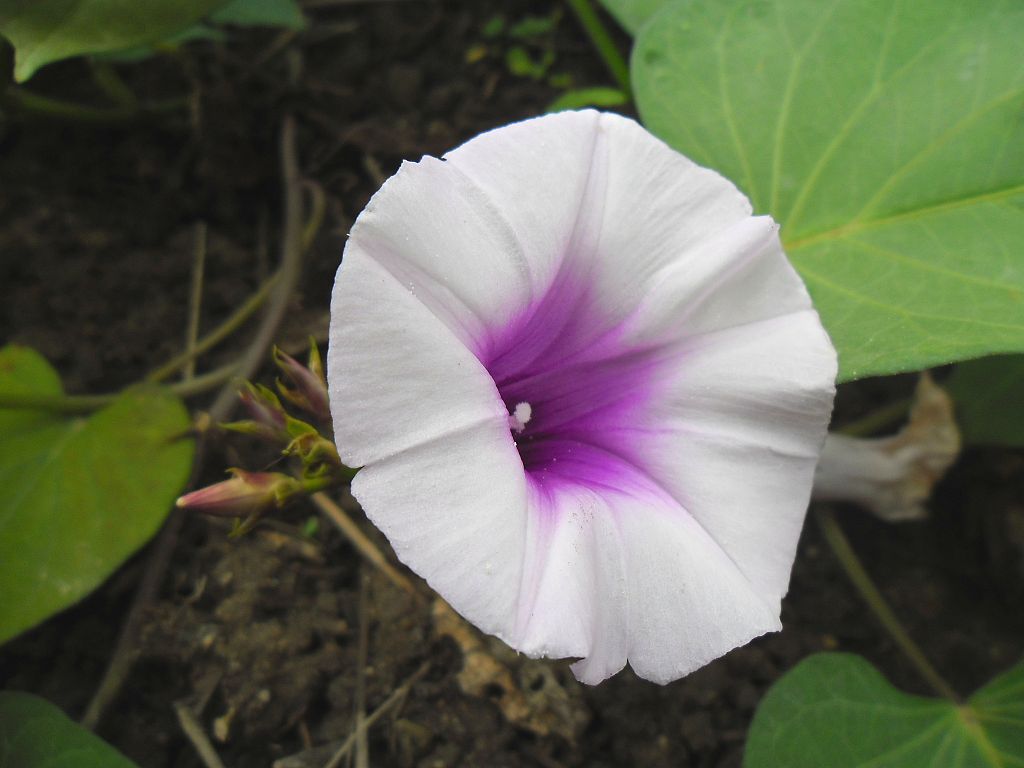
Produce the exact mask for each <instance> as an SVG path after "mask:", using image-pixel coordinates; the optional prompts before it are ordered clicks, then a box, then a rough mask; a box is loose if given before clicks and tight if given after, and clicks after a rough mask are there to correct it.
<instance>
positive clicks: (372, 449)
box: [327, 242, 511, 467]
mask: <svg viewBox="0 0 1024 768" xmlns="http://www.w3.org/2000/svg"><path fill="white" fill-rule="evenodd" d="M330 338H331V343H330V347H329V349H328V356H327V367H328V381H329V384H330V400H331V414H332V416H333V419H334V434H335V439H336V440H337V443H338V450H339V453H340V455H341V459H342V461H344V462H345V463H346V464H348V465H349V466H352V467H361V466H363V465H366V464H370V463H372V462H375V461H379V460H381V459H383V458H386V457H388V456H391V455H393V454H395V453H399V452H401V451H404V450H407V449H409V448H411V447H414V446H417V445H422V444H424V443H427V442H430V441H435V440H437V439H438V438H439V437H441V436H443V435H446V434H452V433H457V432H459V431H462V430H465V429H466V428H467V427H469V426H471V425H474V424H481V423H489V422H494V423H496V424H501V425H503V426H505V428H506V432H507V426H506V425H507V422H508V414H507V413H506V411H505V407H504V405H503V403H502V402H501V400H500V398H499V397H498V395H497V392H496V391H495V388H494V381H493V380H492V379H491V377H490V375H489V374H488V373H487V370H486V369H485V368H484V367H483V366H482V365H481V364H480V362H479V360H477V359H476V357H475V356H474V355H473V354H472V353H471V352H470V351H469V350H468V349H466V347H465V346H463V344H462V343H461V342H460V340H459V339H458V338H456V336H455V335H454V333H453V332H452V331H451V330H450V328H449V327H448V326H447V325H446V324H445V323H444V322H442V321H441V320H440V319H438V317H437V316H436V315H434V314H433V313H432V312H431V311H430V310H429V309H428V308H427V307H426V306H425V305H424V304H423V303H422V302H420V301H419V298H418V297H417V296H416V295H415V294H413V293H411V292H410V291H409V289H408V288H407V287H406V286H405V285H403V284H401V283H399V282H398V280H397V279H396V278H395V276H394V275H393V274H392V273H391V272H389V271H388V270H386V269H385V268H384V267H383V266H381V264H380V263H379V262H377V261H376V260H374V259H373V258H371V257H370V256H368V255H367V254H366V253H364V252H363V250H362V248H361V247H360V245H359V244H358V243H356V242H350V243H349V245H348V248H347V249H346V252H345V259H344V261H343V262H342V266H341V269H340V270H339V271H338V279H337V281H336V282H335V285H334V295H333V297H332V300H331V330H330ZM509 443H510V444H511V438H509Z"/></svg>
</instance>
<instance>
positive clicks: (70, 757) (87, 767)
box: [0, 691, 137, 768]
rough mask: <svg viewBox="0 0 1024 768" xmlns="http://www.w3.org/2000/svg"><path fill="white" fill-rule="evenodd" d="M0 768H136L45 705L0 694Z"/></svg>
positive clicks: (8, 693) (16, 695)
mask: <svg viewBox="0 0 1024 768" xmlns="http://www.w3.org/2000/svg"><path fill="white" fill-rule="evenodd" d="M0 768H137V766H136V765H135V763H133V762H132V761H131V760H129V759H128V758H127V757H125V756H124V755H122V754H121V753H120V752H118V751H117V750H116V749H114V748H113V747H112V746H110V745H109V744H107V743H106V742H105V741H103V740H102V739H101V738H99V737H98V736H94V735H93V734H92V733H90V732H89V731H87V730H86V729H85V728H83V727H82V726H80V725H78V724H77V723H76V722H74V721H73V720H71V719H70V718H69V717H68V716H67V715H65V714H64V713H63V712H61V711H60V710H59V709H58V708H57V707H55V706H53V704H50V703H49V702H48V701H46V700H44V699H41V698H39V697H38V696H33V695H31V694H28V693H17V692H15V691H0Z"/></svg>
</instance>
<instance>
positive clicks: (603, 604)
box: [515, 483, 627, 679]
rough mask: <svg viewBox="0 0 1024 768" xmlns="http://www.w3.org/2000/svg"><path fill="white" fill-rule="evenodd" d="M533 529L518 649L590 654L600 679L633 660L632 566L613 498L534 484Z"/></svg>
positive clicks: (578, 488) (560, 655) (590, 663)
mask: <svg viewBox="0 0 1024 768" xmlns="http://www.w3.org/2000/svg"><path fill="white" fill-rule="evenodd" d="M529 498H530V519H531V525H530V531H529V534H528V536H527V552H528V554H527V559H526V567H525V569H524V581H523V586H522V588H521V590H520V612H519V621H518V626H517V631H516V637H515V646H516V648H518V649H519V650H521V651H522V652H523V653H526V654H527V655H529V656H533V657H542V656H547V657H551V658H564V657H577V658H580V657H587V658H588V666H590V668H591V669H592V670H594V674H595V675H597V674H599V675H600V679H604V678H606V677H610V676H611V675H613V674H615V673H616V672H618V671H619V670H620V669H622V667H623V666H624V665H625V663H626V651H627V642H626V623H625V616H626V601H627V591H626V587H627V585H626V578H625V563H624V560H623V554H622V546H621V542H620V540H619V533H618V529H617V527H616V525H615V515H614V511H613V510H612V509H611V507H610V506H609V500H608V498H607V495H606V494H602V493H598V492H595V491H594V490H592V489H589V488H586V487H583V486H564V485H560V486H558V487H556V488H553V489H551V490H547V489H543V488H541V487H539V486H538V485H537V484H536V483H531V484H530V494H529Z"/></svg>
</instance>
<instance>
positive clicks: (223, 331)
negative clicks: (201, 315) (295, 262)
mask: <svg viewBox="0 0 1024 768" xmlns="http://www.w3.org/2000/svg"><path fill="white" fill-rule="evenodd" d="M279 276H280V275H279V273H276V272H275V273H274V274H273V275H271V276H270V277H269V278H268V279H267V280H265V281H264V282H263V284H262V285H260V287H259V288H257V289H256V292H255V293H253V294H252V295H251V296H250V297H249V298H248V299H246V300H245V303H244V304H242V305H241V306H240V307H238V309H236V310H235V311H234V312H232V313H231V315H230V316H229V317H228V318H227V319H226V320H225V321H224V322H223V323H221V324H220V325H218V326H217V327H216V328H214V329H213V330H212V331H210V332H209V333H207V334H206V335H204V336H203V337H202V338H201V339H199V340H197V341H196V344H195V347H194V348H193V349H192V350H191V351H189V350H186V351H184V352H182V353H181V354H179V355H176V356H174V357H172V358H171V359H170V360H168V361H167V362H166V363H164V364H163V365H161V366H160V367H159V368H155V369H154V370H152V371H151V372H150V373H149V374H147V376H146V381H162V380H163V379H166V378H167V377H168V376H170V375H171V374H172V373H174V372H175V371H176V370H178V369H179V368H181V367H182V366H184V365H187V364H188V363H189V362H190V361H192V360H195V358H197V357H199V356H200V355H201V354H203V353H204V352H206V351H208V350H210V349H212V348H213V347H215V346H216V345H217V344H219V343H220V342H222V341H223V340H224V339H226V338H227V337H228V336H230V335H231V334H232V333H234V332H235V331H236V330H238V329H239V328H240V327H241V326H242V324H243V323H245V321H246V320H248V319H249V318H250V317H251V316H252V315H253V313H254V312H256V310H257V309H259V308H260V307H261V306H263V302H265V301H266V300H267V297H268V296H269V295H270V292H271V290H272V289H273V287H274V284H275V283H276V282H277V279H278V277H279Z"/></svg>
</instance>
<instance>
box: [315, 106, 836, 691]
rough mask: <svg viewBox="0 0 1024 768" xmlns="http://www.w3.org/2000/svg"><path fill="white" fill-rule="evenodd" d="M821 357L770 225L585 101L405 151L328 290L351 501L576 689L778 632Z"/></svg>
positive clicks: (817, 417) (462, 609)
mask: <svg viewBox="0 0 1024 768" xmlns="http://www.w3.org/2000/svg"><path fill="white" fill-rule="evenodd" d="M835 375H836V355H835V351H834V350H833V348H832V345H831V343H830V341H829V339H828V336H827V334H826V333H825V331H824V329H823V328H822V326H821V323H820V321H819V318H818V315H817V313H816V312H815V310H814V309H813V307H812V306H811V301H810V298H809V297H808V294H807V291H806V289H805V287H804V285H803V283H802V282H801V280H800V278H799V277H798V276H797V274H796V272H795V271H794V270H793V268H792V267H791V266H790V264H789V262H788V261H787V259H786V256H785V254H784V253H783V251H782V247H781V245H780V242H779V239H778V227H777V225H776V224H775V223H774V222H773V221H772V220H771V219H770V218H768V217H764V216H761V217H754V216H752V215H751V206H750V203H749V202H748V200H747V199H746V198H745V197H744V196H743V195H742V194H741V193H740V192H739V191H738V190H737V189H736V188H735V187H734V186H733V185H732V184H731V183H730V182H728V181H727V180H726V179H724V178H722V177H721V176H719V175H718V174H717V173H715V172H713V171H710V170H707V169H705V168H701V167H699V166H697V165H695V164H694V163H693V162H691V161H690V160H688V159H687V158H685V157H683V156H682V155H680V154H678V153H676V152H675V151H673V150H672V149H670V148H669V147H668V146H666V145H665V144H663V143H662V142H661V141H659V140H658V139H656V138H654V137H653V136H652V135H651V134H649V133H647V131H645V130H644V129H643V128H642V127H640V126H639V125H638V124H637V123H635V122H633V121H631V120H628V119H626V118H623V117H620V116H617V115H612V114H605V113H599V112H594V111H583V112H562V113H558V114H554V115H547V116H544V117H540V118H536V119H532V120H527V121H525V122H521V123H516V124H513V125H509V126H505V127H502V128H498V129H496V130H493V131H490V132H488V133H484V134H482V135H480V136H478V137H476V138H474V139H472V140H471V141H469V142H468V143H466V144H464V145H462V146H460V147H458V148H457V149H455V150H453V151H451V152H449V153H448V154H447V155H445V156H444V158H443V159H440V160H439V159H436V158H433V157H424V158H423V159H422V160H421V161H420V162H418V163H404V164H403V165H402V167H401V168H400V170H399V171H398V173H396V174H395V175H394V176H393V177H392V178H390V179H389V180H388V181H387V182H386V183H385V184H384V186H383V187H382V188H381V190H380V191H379V192H377V194H376V195H375V196H374V197H373V199H372V200H371V201H370V203H369V205H368V206H367V207H366V209H365V210H364V211H363V212H362V213H361V214H360V216H359V217H358V219H357V220H356V223H355V225H354V226H353V228H352V232H351V235H350V237H349V240H348V243H347V245H346V247H345V253H344V258H343V261H342V265H341V267H340V269H339V271H338V275H337V279H336V282H335V287H334V294H333V299H332V306H331V328H330V349H329V356H328V380H329V387H330V398H331V408H332V415H333V419H334V427H335V436H336V438H337V442H338V448H339V450H340V453H341V457H342V460H343V461H344V462H345V463H346V464H348V465H349V466H360V467H362V469H361V471H360V472H359V473H358V475H357V476H356V477H355V480H354V481H353V485H352V492H353V493H354V495H355V496H356V498H357V499H358V500H359V501H360V503H361V504H362V506H363V508H364V509H365V511H366V514H367V515H368V517H369V518H370V520H371V521H373V523H374V524H376V525H377V526H378V527H379V528H380V529H381V530H382V531H383V532H384V533H385V534H386V535H387V537H388V539H389V540H390V542H391V544H392V545H393V547H394V549H395V552H396V554H397V555H398V557H399V558H400V559H401V560H402V561H403V562H404V563H406V564H407V565H408V566H409V567H410V568H412V569H413V570H414V571H415V572H417V573H418V574H420V575H421V576H423V577H424V578H425V579H426V580H427V581H428V583H429V584H430V585H431V586H432V587H433V588H434V589H436V590H437V592H439V593H440V595H441V596H442V597H444V598H445V599H446V600H447V601H448V602H449V603H450V604H451V605H452V607H453V608H454V609H455V610H457V611H458V612H459V613H461V614H462V615H463V616H464V617H466V618H467V619H468V620H470V621H471V622H473V623H474V624H476V625H477V626H478V627H479V628H480V629H482V630H483V631H485V632H488V633H491V634H494V635H497V636H498V637H500V638H501V639H502V640H504V641H505V642H506V643H508V644H509V645H511V646H512V647H513V648H516V649H518V650H519V651H522V652H523V653H525V654H527V655H529V656H533V657H541V656H547V657H574V658H576V659H578V661H576V662H575V664H573V667H572V669H573V671H574V673H575V674H576V676H577V677H578V678H579V679H580V680H582V681H583V682H586V683H591V684H593V683H597V682H600V681H601V680H603V679H605V678H607V677H609V676H611V675H613V674H615V673H616V672H617V671H618V670H620V669H621V668H622V667H623V666H624V665H625V664H626V663H627V662H628V663H629V664H630V665H631V666H632V667H633V669H634V671H635V672H636V673H637V674H638V675H639V676H641V677H643V678H647V679H649V680H654V681H657V682H662V683H663V682H668V681H670V680H674V679H676V678H678V677H681V676H683V675H685V674H687V673H689V672H691V671H693V670H694V669H697V668H698V667H700V666H702V665H704V664H706V663H707V662H709V661H711V660H712V659H715V658H717V657H718V656H721V655H722V654H724V653H726V652H727V651H729V650H731V649H732V648H734V647H736V646H739V645H742V644H744V643H746V642H748V641H749V640H751V639H752V638H754V637H756V636H758V635H761V634H763V633H765V632H770V631H774V630H778V629H780V628H781V624H780V622H779V611H780V601H781V599H782V597H783V595H784V594H785V592H786V590H787V586H788V582H789V575H790V570H791V567H792V563H793V558H794V554H795V549H796V544H797V539H798V537H799V533H800V529H801V527H802V524H803V519H804V515H805V512H806V507H807V504H808V499H809V496H810V491H811V483H812V478H813V475H814V468H815V464H816V462H817V459H818V454H819V451H820V449H821V445H822V442H823V440H824V437H825V431H826V426H827V422H828V419H829V415H830V413H831V409H832V400H833V396H834V392H835V389H834V380H835Z"/></svg>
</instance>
